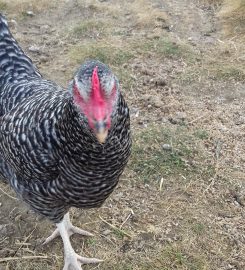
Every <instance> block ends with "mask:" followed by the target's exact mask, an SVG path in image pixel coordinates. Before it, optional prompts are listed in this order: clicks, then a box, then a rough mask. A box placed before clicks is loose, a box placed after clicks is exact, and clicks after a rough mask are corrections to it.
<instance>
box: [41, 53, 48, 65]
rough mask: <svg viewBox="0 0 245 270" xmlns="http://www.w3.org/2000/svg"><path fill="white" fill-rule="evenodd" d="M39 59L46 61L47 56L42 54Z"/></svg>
mask: <svg viewBox="0 0 245 270" xmlns="http://www.w3.org/2000/svg"><path fill="white" fill-rule="evenodd" d="M40 61H41V62H43V63H46V62H48V57H47V56H44V55H42V56H41V57H40Z"/></svg>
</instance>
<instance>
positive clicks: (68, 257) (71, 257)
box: [44, 213, 103, 270]
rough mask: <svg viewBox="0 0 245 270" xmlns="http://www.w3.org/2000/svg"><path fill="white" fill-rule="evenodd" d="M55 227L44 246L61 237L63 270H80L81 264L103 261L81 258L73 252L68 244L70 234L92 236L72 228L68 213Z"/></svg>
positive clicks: (69, 243)
mask: <svg viewBox="0 0 245 270" xmlns="http://www.w3.org/2000/svg"><path fill="white" fill-rule="evenodd" d="M56 226H57V229H56V230H55V231H54V232H53V233H52V234H51V235H50V236H49V237H48V238H47V239H46V240H45V242H44V244H47V243H48V242H50V241H52V240H53V239H54V238H56V237H57V236H58V235H60V236H61V238H62V240H63V244H64V253H65V258H64V260H65V265H64V268H63V270H70V269H72V270H82V268H81V264H88V263H100V262H102V261H103V260H100V259H96V258H86V257H82V256H80V255H78V254H77V253H76V252H75V251H74V249H73V247H72V245H71V242H70V236H71V235H72V234H74V233H78V234H81V235H86V236H92V234H91V233H89V232H86V231H84V230H81V229H79V228H77V227H75V226H73V225H72V223H71V221H70V218H69V213H67V214H65V216H64V218H63V220H62V221H61V222H60V223H57V224H56Z"/></svg>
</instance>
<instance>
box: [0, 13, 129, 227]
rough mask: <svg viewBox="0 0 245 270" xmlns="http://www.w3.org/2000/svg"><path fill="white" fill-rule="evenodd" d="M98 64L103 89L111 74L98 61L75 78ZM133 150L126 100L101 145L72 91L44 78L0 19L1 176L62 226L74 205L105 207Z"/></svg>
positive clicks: (120, 99)
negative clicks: (67, 213) (103, 84)
mask: <svg viewBox="0 0 245 270" xmlns="http://www.w3.org/2000/svg"><path fill="white" fill-rule="evenodd" d="M95 66H98V70H99V72H98V73H99V76H100V77H101V78H102V80H101V81H102V83H110V80H109V79H110V78H109V77H110V76H112V75H111V73H110V72H109V71H108V70H109V69H108V68H107V67H106V66H105V65H103V64H101V63H100V62H96V61H90V62H87V63H86V64H85V65H83V66H82V67H81V68H80V69H79V70H78V72H77V73H76V75H75V79H76V78H78V79H79V77H80V78H81V79H82V78H83V77H86V76H89V74H91V70H92V69H93V68H94V67H95ZM86 74H87V75H86ZM107 77H108V78H109V79H108V78H107ZM106 78H107V79H106ZM81 82H82V80H81ZM70 85H71V84H70ZM130 148H131V139H130V121H129V110H128V107H127V105H126V103H125V101H124V99H123V97H122V95H121V94H120V93H119V94H118V97H117V104H116V106H115V108H114V111H113V113H112V123H111V128H110V130H109V133H108V137H107V139H106V142H105V143H104V144H99V143H98V141H97V140H96V138H95V136H94V134H93V132H92V131H91V130H90V128H89V126H88V123H87V121H86V118H85V117H84V116H83V115H82V114H81V113H79V112H78V110H77V108H76V106H75V105H74V103H73V97H72V93H71V91H67V90H64V89H62V88H61V87H60V86H58V85H57V84H55V83H54V82H51V81H48V80H45V79H43V78H42V76H41V75H40V73H39V72H38V70H37V69H36V67H35V66H34V65H33V63H32V61H31V60H30V58H28V57H27V56H26V55H25V54H24V53H23V51H22V50H21V49H20V47H19V45H18V44H17V42H16V41H15V40H14V39H13V37H12V36H11V34H10V33H9V30H8V27H7V23H6V21H5V19H4V18H3V17H2V16H0V175H1V176H2V177H1V178H3V180H5V181H7V182H9V183H10V184H11V186H12V187H13V188H14V190H15V191H16V193H17V194H18V195H19V196H20V197H21V198H22V199H23V200H24V201H25V202H27V203H28V204H29V205H30V206H31V207H32V208H33V209H34V210H36V211H37V212H38V213H39V214H42V215H44V216H45V217H47V218H49V219H50V220H51V221H53V222H55V223H57V222H60V221H61V220H62V218H63V216H64V214H65V213H66V212H67V211H68V209H69V208H70V207H71V206H74V207H79V208H91V207H99V206H101V204H102V203H103V202H104V201H105V199H106V198H107V197H108V196H109V195H110V193H111V192H112V191H113V189H114V188H115V186H116V185H117V183H118V179H119V176H120V175H121V173H122V172H123V169H124V167H125V165H126V163H127V160H128V157H129V155H130Z"/></svg>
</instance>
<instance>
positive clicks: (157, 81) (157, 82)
mask: <svg viewBox="0 0 245 270" xmlns="http://www.w3.org/2000/svg"><path fill="white" fill-rule="evenodd" d="M155 85H156V86H166V85H167V82H166V80H164V79H163V78H156V79H155Z"/></svg>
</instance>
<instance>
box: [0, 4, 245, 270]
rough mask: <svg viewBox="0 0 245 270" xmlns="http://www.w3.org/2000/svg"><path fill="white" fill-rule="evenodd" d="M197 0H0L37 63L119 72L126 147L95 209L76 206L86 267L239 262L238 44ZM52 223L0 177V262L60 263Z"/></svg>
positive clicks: (49, 71) (63, 77)
mask: <svg viewBox="0 0 245 270" xmlns="http://www.w3.org/2000/svg"><path fill="white" fill-rule="evenodd" d="M212 2H214V1H205V0H199V1H196V0H165V1H160V0H138V1H136V0H135V1H129V0H126V1H119V0H113V1H112V0H100V1H98V0H60V1H57V0H56V1H48V0H41V1H34V0H23V1H21V0H16V1H0V10H1V11H2V12H3V13H4V14H5V15H6V16H7V18H8V20H9V22H10V23H9V24H10V27H11V31H12V33H13V34H14V36H15V38H16V39H17V40H18V42H19V43H20V44H21V46H22V48H23V49H24V51H25V52H27V54H28V55H29V56H30V57H31V58H32V59H33V61H34V62H35V64H36V65H37V66H38V67H39V69H40V71H41V72H42V74H43V75H44V76H45V77H47V78H49V79H52V80H55V81H56V82H58V83H60V84H61V85H63V86H64V87H65V86H66V85H67V84H68V82H69V80H70V78H71V77H72V75H73V73H74V72H75V70H76V68H77V67H78V66H79V64H81V63H82V62H83V61H84V60H85V59H86V58H97V59H100V60H101V61H103V62H105V63H107V64H108V65H110V67H111V68H112V69H113V71H114V73H115V74H117V75H118V77H119V79H120V82H121V88H122V91H123V93H124V95H125V97H126V99H127V101H128V104H129V106H130V109H131V122H132V133H133V152H132V157H131V159H130V162H129V164H128V166H127V169H126V170H125V172H124V174H123V176H122V178H121V181H120V183H119V185H118V187H117V188H116V190H115V191H114V193H113V195H112V196H111V197H110V198H109V199H108V200H107V202H106V203H105V204H104V205H103V207H102V208H100V209H95V210H89V211H83V210H79V209H72V211H71V215H72V220H73V223H74V224H76V225H77V226H80V227H82V228H84V229H87V230H89V231H91V232H92V233H93V234H94V237H92V238H83V237H80V236H72V245H73V246H74V247H75V250H76V251H77V252H78V253H80V254H83V256H93V257H98V258H101V259H104V262H103V263H101V264H99V265H86V266H84V267H83V269H84V270H86V269H100V270H105V269H107V270H113V269H114V270H153V269H154V270H167V269H190V270H194V269H198V270H199V269H215V270H217V269H222V270H232V269H234V270H235V269H237V270H242V269H245V222H244V220H245V219H244V218H245V211H244V207H245V181H244V178H245V166H244V162H245V139H244V135H245V102H244V100H245V99H244V98H245V84H244V79H245V72H244V64H245V55H244V52H245V50H244V49H245V48H244V47H245V46H244V42H243V40H242V38H241V36H239V35H237V34H235V33H234V34H231V35H229V36H228V35H226V36H225V35H223V32H222V22H221V20H220V19H219V18H218V16H217V14H218V12H219V9H220V6H219V5H213V4H212ZM53 229H54V225H52V224H51V223H49V222H48V221H47V220H45V219H41V218H40V217H38V216H37V215H35V214H34V213H32V211H30V210H29V209H28V207H27V206H25V205H24V204H23V203H21V202H20V201H18V200H17V199H16V197H15V194H14V192H13V191H12V190H11V189H10V188H9V187H8V186H7V185H5V184H3V183H0V269H1V270H3V269H6V270H7V269H9V270H13V269H15V270H19V269H21V270H24V269H28V270H37V269H50V270H51V269H52V270H54V269H62V267H63V247H62V242H61V240H60V239H57V240H54V241H53V242H52V243H50V244H48V245H47V246H42V245H41V243H42V241H43V240H44V239H45V238H46V237H47V236H48V235H49V234H50V233H51V232H52V230H53Z"/></svg>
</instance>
